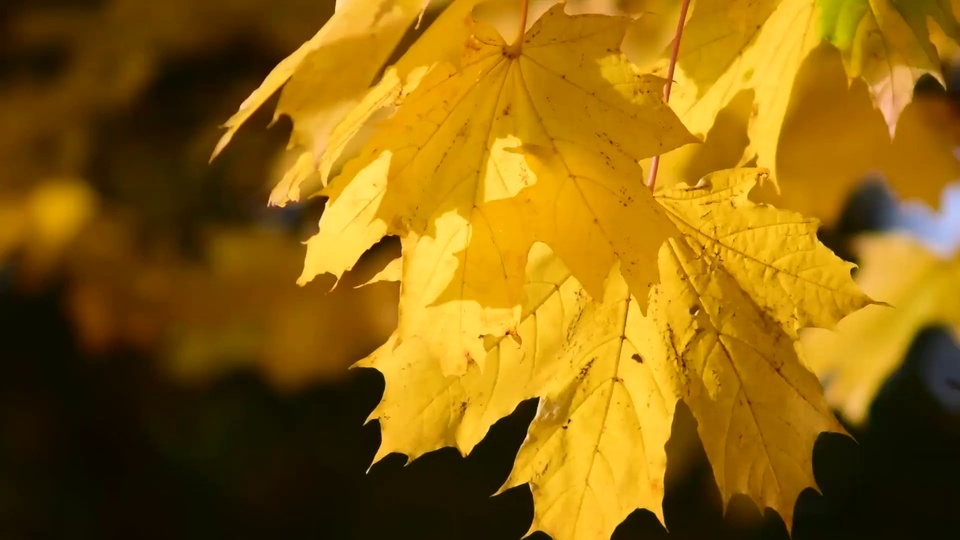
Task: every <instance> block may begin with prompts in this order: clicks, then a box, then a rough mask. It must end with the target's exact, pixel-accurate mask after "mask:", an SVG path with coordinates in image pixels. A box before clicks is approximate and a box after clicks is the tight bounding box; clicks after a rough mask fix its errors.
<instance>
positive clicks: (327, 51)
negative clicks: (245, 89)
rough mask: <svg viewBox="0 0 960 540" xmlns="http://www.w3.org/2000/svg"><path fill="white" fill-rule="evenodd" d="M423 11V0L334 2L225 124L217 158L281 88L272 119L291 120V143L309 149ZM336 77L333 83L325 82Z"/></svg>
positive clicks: (323, 138)
mask: <svg viewBox="0 0 960 540" xmlns="http://www.w3.org/2000/svg"><path fill="white" fill-rule="evenodd" d="M423 8H424V4H423V0H375V1H374V2H370V1H367V0H364V1H360V0H349V1H341V2H338V3H337V9H336V11H335V12H334V14H333V16H332V17H331V18H330V20H329V21H327V23H326V24H325V25H324V26H323V28H321V29H320V31H318V32H317V33H316V35H314V36H313V37H312V38H311V39H310V40H309V41H307V42H306V43H304V44H303V45H301V46H300V48H299V49H297V50H296V51H294V52H293V54H291V55H290V56H288V57H287V58H285V59H284V60H283V61H282V62H280V64H278V65H277V67H275V68H274V69H273V71H271V72H270V74H268V75H267V78H266V79H265V80H264V81H263V83H262V84H261V85H260V87H259V88H257V89H256V90H255V91H254V92H253V93H252V94H251V95H250V97H248V98H247V99H246V101H244V102H243V104H241V105H240V110H239V111H237V112H236V114H234V115H233V116H232V117H230V119H229V120H227V122H226V123H225V124H224V126H225V127H226V128H228V129H227V132H226V133H225V134H224V135H223V137H222V138H221V139H220V142H219V143H217V147H216V149H215V150H214V152H213V155H214V156H216V155H217V154H219V153H220V152H221V151H222V150H223V148H224V147H226V145H227V144H229V143H230V140H231V139H232V138H233V136H234V134H235V133H236V132H237V130H238V129H240V126H242V125H243V123H244V122H246V121H247V120H248V119H249V118H250V116H251V115H252V114H253V113H254V112H256V110H257V109H259V108H260V107H261V106H262V105H263V104H264V102H266V101H267V100H268V99H270V97H271V96H272V95H273V94H274V93H275V92H276V91H277V90H279V89H280V87H282V86H284V85H286V86H285V88H284V89H283V92H282V93H281V96H280V102H279V103H278V105H277V111H276V113H275V117H279V116H280V115H281V114H287V115H290V116H292V117H294V118H295V119H296V120H297V122H295V124H294V133H293V136H292V137H293V138H292V140H291V144H297V145H303V146H306V147H308V148H311V149H312V150H314V153H316V151H317V150H318V147H322V146H323V145H325V144H326V134H328V133H329V131H330V130H331V129H332V128H333V127H334V125H336V123H337V122H338V121H339V120H340V119H342V118H343V116H344V115H345V114H346V112H347V111H349V110H350V109H351V108H352V105H354V104H355V103H356V101H357V99H358V98H359V97H360V95H361V94H362V93H363V92H364V91H365V90H366V89H367V88H368V87H369V86H370V84H371V83H372V82H373V81H374V78H375V76H376V75H377V71H378V70H379V69H380V68H381V67H382V66H383V63H384V62H385V61H386V60H387V58H388V56H389V55H390V53H392V52H393V49H394V48H395V47H396V45H397V43H398V42H399V41H400V38H401V37H403V34H404V33H405V32H406V31H407V29H408V28H409V27H410V26H411V25H412V24H413V23H414V21H416V20H417V18H418V16H419V14H420V13H421V12H422V10H423ZM334 75H335V76H336V84H327V79H329V78H331V77H332V76H334Z"/></svg>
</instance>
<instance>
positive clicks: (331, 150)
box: [270, 0, 481, 206]
mask: <svg viewBox="0 0 960 540" xmlns="http://www.w3.org/2000/svg"><path fill="white" fill-rule="evenodd" d="M480 1H481V0H454V1H453V2H451V4H450V5H449V6H447V7H446V9H444V11H443V12H442V13H441V14H440V16H439V17H437V19H436V20H435V21H433V23H432V24H431V25H430V26H429V27H428V28H427V30H426V31H425V32H424V34H423V35H422V36H421V37H420V39H418V40H417V41H416V42H414V43H413V45H411V46H410V48H409V49H408V50H407V51H406V52H405V53H404V54H403V56H401V57H400V59H399V60H398V61H397V62H396V64H393V65H392V66H390V67H389V68H387V70H386V71H385V72H384V74H383V76H382V77H381V78H380V80H379V81H377V83H376V84H375V85H374V86H373V87H371V88H370V89H368V90H366V92H365V93H364V94H363V96H362V97H360V98H359V100H358V101H356V102H351V104H352V105H353V107H352V108H346V112H345V114H343V115H342V116H338V117H336V118H331V119H330V120H331V121H330V122H327V121H326V120H324V121H322V122H320V123H317V122H315V121H313V120H312V116H313V115H312V114H311V113H310V111H294V112H292V113H291V117H292V119H293V122H294V125H300V124H302V125H304V126H306V127H305V129H306V130H308V131H310V132H311V133H312V135H311V137H312V138H313V139H316V140H323V141H324V144H323V145H322V146H319V147H316V148H307V149H304V150H302V153H301V154H300V157H299V158H298V160H297V162H296V164H295V165H294V166H292V167H291V168H290V169H289V170H288V171H287V174H286V175H285V176H284V178H283V179H282V180H281V181H280V183H279V184H277V186H276V187H275V188H274V189H273V191H272V192H271V193H270V204H272V205H276V206H284V205H285V204H286V203H288V202H291V201H293V202H296V201H299V200H300V199H301V198H302V197H303V196H309V195H313V194H316V193H318V190H315V189H308V191H307V193H301V189H302V188H303V187H304V183H305V182H307V181H308V180H309V179H310V178H312V177H313V176H319V179H320V184H321V185H323V184H326V183H327V181H328V180H329V178H330V176H331V174H332V173H333V172H334V171H335V170H336V169H337V168H338V167H339V166H342V164H343V161H344V160H346V159H348V158H352V157H355V156H356V154H357V152H358V151H359V147H361V146H362V145H363V144H364V143H365V142H366V140H367V139H369V138H370V136H371V134H372V129H373V126H375V124H376V123H377V121H378V120H383V119H384V118H388V117H389V116H391V115H392V114H393V113H394V112H395V110H396V108H397V107H398V106H399V105H400V104H401V103H402V102H403V100H404V99H406V97H407V96H408V95H410V93H411V92H413V91H414V90H415V89H416V88H417V86H418V85H419V84H420V81H421V80H422V78H423V76H424V75H425V74H426V73H428V72H429V71H430V69H431V68H432V67H433V66H435V65H437V64H439V63H442V62H450V63H451V64H455V63H457V61H458V59H459V56H460V52H461V49H462V47H463V43H464V42H465V41H466V40H467V38H468V37H469V29H468V27H467V25H466V24H465V22H466V20H467V17H469V16H470V13H471V10H472V9H473V8H474V6H476V5H477V4H478V3H480ZM326 75H327V76H332V75H334V73H331V72H328V73H326ZM311 99H312V98H311Z"/></svg>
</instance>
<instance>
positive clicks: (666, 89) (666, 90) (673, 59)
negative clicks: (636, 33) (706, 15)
mask: <svg viewBox="0 0 960 540" xmlns="http://www.w3.org/2000/svg"><path fill="white" fill-rule="evenodd" d="M689 7H690V0H683V4H682V5H681V6H680V20H679V21H678V22H677V32H676V34H674V37H673V50H672V51H671V52H670V67H668V68H667V84H665V85H663V101H664V103H668V102H669V101H670V89H671V88H672V87H673V74H674V72H675V71H676V69H677V57H678V56H680V38H682V37H683V27H684V25H685V24H686V22H687V9H688V8H689ZM659 168H660V156H659V155H657V156H653V160H652V161H651V162H650V177H649V178H648V179H647V186H648V187H649V188H650V191H653V188H655V187H656V186H657V170H658V169H659Z"/></svg>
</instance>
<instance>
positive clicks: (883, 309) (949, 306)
mask: <svg viewBox="0 0 960 540" xmlns="http://www.w3.org/2000/svg"><path fill="white" fill-rule="evenodd" d="M857 251H858V254H859V256H860V259H861V261H862V262H861V264H862V269H861V270H860V273H859V274H858V275H857V283H858V284H859V285H860V287H862V288H863V290H864V291H865V292H867V293H868V294H870V295H871V296H872V297H874V298H876V299H877V300H879V301H883V302H886V303H888V304H889V305H888V306H882V305H877V306H869V307H867V308H866V309H864V310H862V311H860V312H858V313H854V314H853V315H851V316H850V317H848V318H847V319H845V320H843V321H841V322H840V324H839V326H838V328H837V329H836V331H827V330H820V329H810V330H806V331H804V335H803V340H802V344H803V348H804V350H805V352H806V356H807V359H808V360H809V362H810V366H811V368H812V369H814V370H815V371H816V372H817V374H819V375H820V377H821V378H823V379H825V380H826V381H827V384H826V395H827V400H828V401H829V402H830V404H831V405H833V406H834V407H836V408H838V409H839V410H840V411H841V412H842V413H843V415H844V416H845V417H846V418H848V419H849V420H850V421H852V422H856V423H860V422H863V421H864V420H866V419H867V414H868V412H869V407H870V403H872V402H873V398H874V397H875V396H876V394H877V392H878V391H879V390H880V386H881V385H882V384H883V383H884V381H886V380H887V378H888V377H890V375H892V374H893V372H894V371H895V370H896V369H897V367H898V366H900V364H901V363H902V362H903V359H904V356H905V355H906V353H907V349H908V348H909V346H910V343H912V342H913V339H914V338H915V337H916V335H917V333H918V331H920V330H921V329H922V328H923V327H925V326H930V325H945V326H947V327H949V328H951V329H952V330H953V332H954V335H955V336H958V337H960V302H957V301H956V296H957V294H958V293H960V256H957V255H954V256H953V257H952V258H945V257H943V256H939V255H937V254H934V253H932V252H931V251H930V250H928V249H927V248H925V247H923V246H922V245H921V244H920V243H918V242H917V241H916V240H913V239H911V238H909V237H907V236H902V235H897V234H889V235H876V236H868V237H864V238H861V239H860V241H859V243H858V250H857Z"/></svg>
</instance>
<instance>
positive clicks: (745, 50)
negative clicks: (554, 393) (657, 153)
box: [654, 0, 958, 176]
mask: <svg viewBox="0 0 960 540" xmlns="http://www.w3.org/2000/svg"><path fill="white" fill-rule="evenodd" d="M947 4H948V3H947V2H942V1H939V2H938V1H937V0H924V1H922V2H907V1H901V0H761V1H759V2H758V1H755V0H733V1H728V0H700V1H699V2H697V3H696V5H695V6H694V9H693V13H692V15H691V17H690V19H689V21H688V22H687V25H686V29H685V31H684V39H683V41H682V43H681V45H680V53H679V57H678V63H677V70H676V75H675V80H676V83H675V84H674V86H673V93H672V96H671V105H672V106H673V107H674V109H675V110H676V111H677V112H678V114H679V115H680V117H681V119H682V120H683V121H684V124H685V125H686V126H687V127H688V128H690V130H691V131H692V132H693V133H695V134H701V135H703V134H706V133H707V132H708V131H709V130H710V128H711V127H712V126H713V124H714V120H715V119H716V118H717V116H718V115H719V114H720V113H721V111H723V110H724V109H725V108H726V107H728V106H730V105H731V104H732V103H734V102H735V101H737V100H738V99H742V98H743V97H746V99H748V100H750V101H752V103H753V109H752V110H751V111H749V129H748V135H749V139H750V147H749V149H748V151H747V152H746V153H747V155H746V156H745V158H747V159H749V158H750V157H752V156H756V158H757V164H759V165H761V166H764V167H769V168H771V169H773V168H774V167H775V165H776V159H777V149H778V141H779V136H780V132H781V126H782V124H783V121H784V118H785V116H786V114H787V110H788V104H789V102H790V96H791V92H792V89H793V85H794V81H795V77H796V74H797V71H798V69H799V68H800V65H801V63H802V62H803V60H804V59H805V58H806V57H807V56H808V55H809V54H810V52H811V51H813V50H814V49H815V48H816V47H817V45H819V44H820V43H821V42H823V41H829V42H831V43H833V44H835V45H836V46H837V47H838V48H839V49H840V50H841V52H842V53H843V57H844V60H845V65H846V67H847V70H846V71H847V74H848V76H849V77H850V78H852V79H863V80H864V81H865V82H866V83H867V86H868V88H869V89H870V91H871V95H872V96H873V100H874V103H875V105H876V106H877V107H878V108H879V109H880V110H881V111H882V112H883V115H884V117H885V119H886V121H887V125H888V127H889V131H890V135H892V134H893V131H894V128H895V126H896V121H897V119H898V117H899V114H900V112H901V111H902V110H903V108H904V106H905V105H906V104H907V103H908V102H909V101H910V100H911V99H912V95H913V86H914V83H916V81H917V79H918V78H919V77H920V76H921V75H922V74H924V73H931V74H933V75H935V76H938V77H939V62H938V57H937V55H936V49H935V48H934V47H933V45H932V44H931V41H930V36H929V34H928V32H927V30H926V17H925V15H926V14H931V15H933V18H934V20H935V21H936V22H937V23H938V24H939V25H940V26H941V28H942V29H943V30H944V32H945V33H946V34H947V36H949V37H950V39H954V40H955V39H956V38H957V37H958V34H957V33H956V28H957V23H956V18H955V15H954V12H953V9H952V7H950V6H949V5H947ZM666 70H667V60H666V59H663V60H661V62H660V64H658V65H657V67H656V69H654V72H655V73H665V72H666ZM677 159H682V158H677ZM774 175H775V176H778V175H777V173H776V171H775V173H774Z"/></svg>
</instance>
